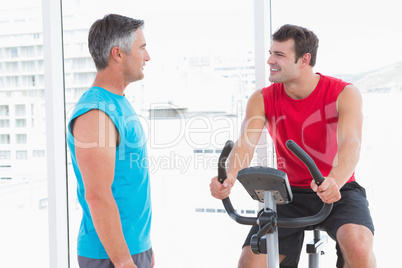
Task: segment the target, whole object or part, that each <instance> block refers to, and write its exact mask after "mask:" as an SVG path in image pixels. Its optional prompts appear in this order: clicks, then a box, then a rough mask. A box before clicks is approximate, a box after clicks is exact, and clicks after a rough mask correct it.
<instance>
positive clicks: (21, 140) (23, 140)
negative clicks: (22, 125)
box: [15, 134, 27, 144]
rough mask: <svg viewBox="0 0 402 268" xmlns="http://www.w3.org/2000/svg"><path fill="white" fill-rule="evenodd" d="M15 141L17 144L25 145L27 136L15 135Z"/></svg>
mask: <svg viewBox="0 0 402 268" xmlns="http://www.w3.org/2000/svg"><path fill="white" fill-rule="evenodd" d="M15 140H16V143H17V144H27V134H16V135H15Z"/></svg>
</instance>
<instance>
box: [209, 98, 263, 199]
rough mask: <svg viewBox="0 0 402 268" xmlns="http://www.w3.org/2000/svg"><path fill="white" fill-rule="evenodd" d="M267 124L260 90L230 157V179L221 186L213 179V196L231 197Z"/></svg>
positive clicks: (215, 178) (252, 103)
mask: <svg viewBox="0 0 402 268" xmlns="http://www.w3.org/2000/svg"><path fill="white" fill-rule="evenodd" d="M265 124H266V118H265V109H264V100H263V96H262V90H258V91H256V92H254V94H253V95H252V96H251V97H250V99H249V101H248V103H247V108H246V116H245V118H244V120H243V123H242V127H241V132H240V137H239V139H238V140H237V141H236V143H235V144H234V147H233V150H232V152H231V153H230V156H229V166H228V171H227V174H228V178H227V180H226V181H225V183H224V184H220V183H219V181H218V180H217V177H214V178H212V180H211V184H210V189H211V194H212V196H214V197H215V198H218V199H224V198H226V197H228V196H229V194H230V190H231V188H232V186H233V185H234V183H235V181H236V177H237V173H238V172H239V170H240V169H242V168H245V167H248V166H249V165H250V163H251V160H252V158H253V155H254V150H255V147H256V145H257V143H258V141H259V139H260V136H261V132H262V130H263V128H264V127H265Z"/></svg>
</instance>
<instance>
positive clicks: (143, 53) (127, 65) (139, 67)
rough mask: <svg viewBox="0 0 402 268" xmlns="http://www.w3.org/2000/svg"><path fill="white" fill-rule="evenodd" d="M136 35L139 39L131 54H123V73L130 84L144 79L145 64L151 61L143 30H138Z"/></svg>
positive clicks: (135, 42) (134, 44)
mask: <svg viewBox="0 0 402 268" xmlns="http://www.w3.org/2000/svg"><path fill="white" fill-rule="evenodd" d="M136 35H137V39H136V40H135V41H134V43H133V45H132V47H131V50H130V52H129V53H127V54H126V53H123V55H124V58H123V59H122V62H123V64H124V68H123V72H124V77H125V80H126V81H127V82H128V83H131V82H135V81H138V80H141V79H143V78H144V73H143V71H144V66H145V63H146V62H147V61H149V60H150V59H151V58H150V57H149V54H148V51H147V49H146V42H145V37H144V33H143V31H142V29H138V30H137V32H136Z"/></svg>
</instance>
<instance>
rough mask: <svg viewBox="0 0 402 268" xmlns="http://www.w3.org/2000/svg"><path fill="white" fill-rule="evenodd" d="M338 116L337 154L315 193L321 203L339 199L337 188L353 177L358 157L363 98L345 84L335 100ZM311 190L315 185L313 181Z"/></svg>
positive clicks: (350, 86)
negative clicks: (321, 200)
mask: <svg viewBox="0 0 402 268" xmlns="http://www.w3.org/2000/svg"><path fill="white" fill-rule="evenodd" d="M337 108H338V113H339V118H338V153H337V154H336V156H335V160H334V163H333V167H332V169H331V171H330V173H329V174H328V177H327V179H328V180H326V182H325V184H324V183H323V184H322V185H321V186H320V187H319V189H318V195H319V196H320V197H321V199H323V201H324V202H327V203H332V202H336V201H338V200H339V199H340V198H341V195H340V193H339V189H340V188H342V186H343V185H345V183H346V182H347V181H348V180H349V178H350V177H351V176H352V174H353V172H354V171H355V168H356V166H357V163H358V161H359V156H360V144H361V137H362V124H363V114H362V97H361V95H360V92H359V90H358V89H357V88H356V87H355V86H353V85H348V86H346V87H345V88H344V89H343V91H342V92H341V93H340V94H339V97H338V101H337ZM312 187H313V189H315V190H317V188H315V184H314V183H312Z"/></svg>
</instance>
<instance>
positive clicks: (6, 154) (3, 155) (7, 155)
mask: <svg viewBox="0 0 402 268" xmlns="http://www.w3.org/2000/svg"><path fill="white" fill-rule="evenodd" d="M0 159H2V160H5V159H11V151H4V150H2V151H0Z"/></svg>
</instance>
